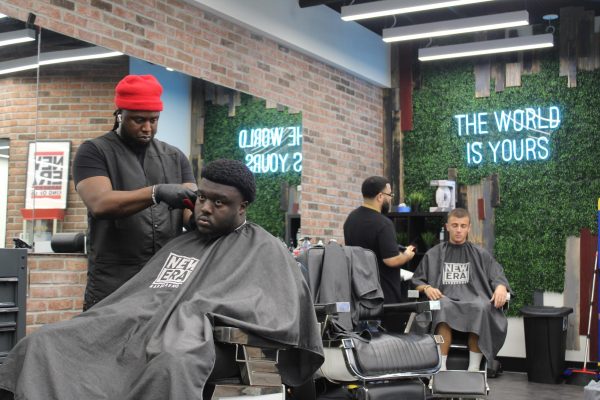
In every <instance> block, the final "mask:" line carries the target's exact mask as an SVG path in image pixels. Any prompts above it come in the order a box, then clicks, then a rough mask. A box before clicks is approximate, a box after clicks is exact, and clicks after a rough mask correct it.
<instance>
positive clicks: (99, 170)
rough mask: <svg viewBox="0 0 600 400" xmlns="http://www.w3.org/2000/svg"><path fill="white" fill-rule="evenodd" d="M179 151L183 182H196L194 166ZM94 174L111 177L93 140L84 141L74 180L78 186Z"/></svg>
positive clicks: (78, 153) (74, 163) (80, 147)
mask: <svg viewBox="0 0 600 400" xmlns="http://www.w3.org/2000/svg"><path fill="white" fill-rule="evenodd" d="M177 151H178V152H179V153H181V157H179V159H180V160H181V177H182V182H183V183H196V179H195V178H194V174H193V173H192V167H191V165H190V163H189V161H188V159H187V157H186V156H185V155H184V154H183V152H182V151H181V150H179V149H177ZM138 159H139V160H140V164H142V163H143V160H144V152H140V153H139V154H138ZM92 176H106V177H109V176H108V168H107V167H106V160H105V159H104V157H103V156H102V153H100V151H99V150H98V148H97V147H96V146H94V145H93V144H92V142H83V143H82V144H81V146H79V149H78V150H77V154H76V155H75V159H74V160H73V181H74V183H75V186H77V184H78V183H79V182H81V181H82V180H84V179H87V178H91V177H92Z"/></svg>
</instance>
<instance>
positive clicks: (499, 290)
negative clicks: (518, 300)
mask: <svg viewBox="0 0 600 400" xmlns="http://www.w3.org/2000/svg"><path fill="white" fill-rule="evenodd" d="M507 297H508V291H507V290H506V286H504V285H498V286H496V290H494V294H493V295H492V298H491V299H490V302H491V303H494V307H496V308H502V307H503V306H504V304H506V299H507Z"/></svg>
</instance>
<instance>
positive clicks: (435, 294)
mask: <svg viewBox="0 0 600 400" xmlns="http://www.w3.org/2000/svg"><path fill="white" fill-rule="evenodd" d="M423 293H425V296H427V298H428V299H429V300H439V299H441V298H442V297H444V295H443V294H442V291H441V290H440V289H438V288H434V287H433V286H428V287H426V288H425V290H424V291H423Z"/></svg>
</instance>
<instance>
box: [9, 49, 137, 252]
mask: <svg viewBox="0 0 600 400" xmlns="http://www.w3.org/2000/svg"><path fill="white" fill-rule="evenodd" d="M128 68H129V64H128V61H127V57H118V58H114V59H107V60H104V61H102V62H94V63H93V64H92V63H89V64H86V63H83V64H81V63H78V64H77V66H73V65H71V64H61V65H60V66H59V65H50V66H44V67H43V68H41V70H40V82H39V88H38V89H37V90H39V96H38V99H37V100H36V81H35V73H32V72H23V73H21V74H18V75H17V76H15V75H11V76H10V77H9V78H3V79H2V77H1V76H0V85H2V94H3V95H2V97H1V98H0V137H3V138H9V139H10V158H9V178H8V179H9V180H8V192H9V199H8V209H7V217H6V219H7V230H6V246H7V247H12V238H13V237H18V236H19V233H21V232H22V231H23V219H22V217H21V213H20V210H21V208H23V207H24V206H25V185H26V173H27V151H28V146H29V143H30V142H31V141H33V140H35V138H36V135H37V139H38V140H49V139H51V140H69V141H71V163H72V162H73V155H74V154H75V151H76V150H77V148H78V147H79V145H80V144H81V142H83V141H84V140H86V139H89V138H93V137H96V136H98V135H99V134H100V133H102V132H105V131H108V130H109V129H110V128H112V125H113V122H114V119H113V117H112V112H113V111H114V108H115V106H114V101H113V99H114V88H115V85H116V84H117V82H118V81H119V80H120V79H121V78H122V77H123V76H124V75H125V74H127V71H128ZM36 104H37V112H36ZM36 118H37V126H36ZM70 171H71V168H70V166H69V172H70ZM86 227H87V211H86V209H85V206H84V205H83V203H82V202H81V200H80V199H79V196H78V195H77V193H76V192H75V189H74V187H73V181H72V180H70V182H69V193H68V195H67V210H66V213H65V219H64V221H63V222H62V228H61V230H62V231H69V232H84V231H85V229H86Z"/></svg>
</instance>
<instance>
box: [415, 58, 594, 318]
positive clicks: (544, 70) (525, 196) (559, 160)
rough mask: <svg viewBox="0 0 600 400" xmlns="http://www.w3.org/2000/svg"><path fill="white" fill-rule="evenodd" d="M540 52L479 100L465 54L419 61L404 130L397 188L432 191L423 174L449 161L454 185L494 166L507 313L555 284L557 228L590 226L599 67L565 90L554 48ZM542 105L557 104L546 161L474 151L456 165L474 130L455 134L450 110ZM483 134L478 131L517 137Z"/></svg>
mask: <svg viewBox="0 0 600 400" xmlns="http://www.w3.org/2000/svg"><path fill="white" fill-rule="evenodd" d="M544 57H545V58H544V59H543V60H542V64H541V72H540V73H536V74H533V75H523V76H522V86H521V87H511V88H506V89H505V90H504V91H503V92H500V93H495V92H494V90H493V82H492V91H491V95H490V97H489V98H475V96H474V90H475V89H474V88H475V76H474V74H473V64H472V63H471V62H468V61H462V62H436V63H422V64H421V68H422V71H421V72H422V86H421V88H420V89H419V90H416V91H415V92H414V96H413V101H414V130H413V131H411V132H406V133H405V135H404V168H405V185H406V186H405V190H406V193H410V192H412V191H415V190H419V191H425V192H426V193H429V195H430V196H431V199H434V198H435V196H434V190H435V188H431V187H430V186H429V181H430V180H433V179H445V178H446V177H447V173H448V172H447V171H448V168H450V167H454V168H457V169H458V183H459V184H476V183H479V182H480V180H481V179H482V178H484V177H487V176H489V175H491V174H492V173H497V174H498V176H499V183H500V203H501V204H500V206H499V207H498V208H496V210H495V211H496V213H495V223H496V228H495V233H496V242H495V256H496V258H497V260H498V261H499V262H500V263H501V264H502V265H503V266H504V268H505V272H506V275H507V277H508V279H509V282H510V283H511V285H512V286H513V289H514V291H515V293H516V296H517V297H516V298H515V300H514V302H513V304H512V305H511V313H512V314H513V315H514V314H516V313H517V312H518V310H519V309H520V308H521V306H522V305H524V304H530V303H531V302H532V298H533V297H532V294H533V291H534V290H536V289H538V290H546V291H554V292H562V291H563V288H564V273H565V271H564V269H565V267H564V265H565V243H566V238H567V236H578V235H579V232H580V229H581V228H589V229H590V230H591V231H592V232H595V231H596V230H597V224H596V216H597V213H596V209H597V200H598V197H600V167H599V165H600V144H599V140H598V131H599V130H600V128H599V124H598V117H599V116H600V71H593V72H580V73H578V75H577V87H576V88H567V79H566V78H565V77H559V76H558V56H557V55H556V54H554V53H553V52H550V53H545V55H544ZM549 106H558V107H559V108H560V111H561V120H562V121H561V124H560V126H559V128H558V130H557V131H555V132H554V133H552V134H551V135H550V137H549V139H550V144H549V150H550V155H549V159H548V160H547V161H539V160H538V161H521V162H514V161H513V162H510V163H506V162H499V163H492V162H490V161H488V160H485V159H484V161H483V162H482V163H481V164H480V165H479V166H467V165H466V161H465V154H466V144H465V143H466V142H467V141H472V140H474V138H473V137H470V138H465V137H459V136H458V135H457V125H456V121H455V118H454V116H455V115H457V114H466V113H477V112H490V113H491V112H494V111H498V110H514V109H517V108H524V107H549ZM486 136H487V137H481V139H484V140H502V139H504V138H511V139H512V138H515V139H520V138H522V137H526V136H527V135H526V134H525V133H524V132H521V133H504V134H502V135H492V134H490V135H486ZM536 136H539V135H536ZM473 206H474V205H470V207H473ZM590 267H591V266H590Z"/></svg>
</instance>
